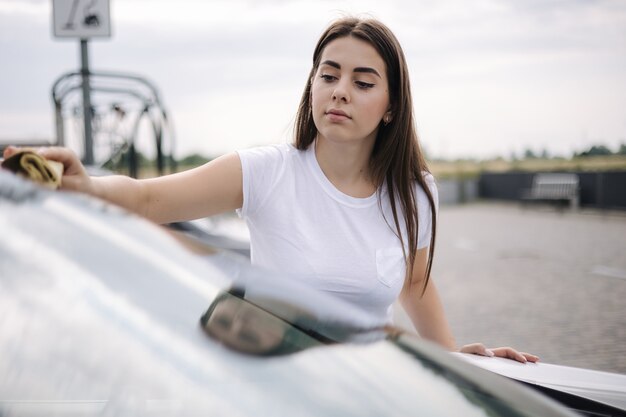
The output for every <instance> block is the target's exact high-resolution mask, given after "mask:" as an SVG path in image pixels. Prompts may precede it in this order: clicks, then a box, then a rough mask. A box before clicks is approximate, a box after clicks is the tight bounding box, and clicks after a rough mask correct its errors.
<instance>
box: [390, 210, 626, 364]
mask: <svg viewBox="0 0 626 417" xmlns="http://www.w3.org/2000/svg"><path fill="white" fill-rule="evenodd" d="M439 224H440V228H439V233H438V237H437V245H438V246H437V252H436V255H435V256H436V258H435V266H434V272H433V273H434V275H433V277H434V279H435V280H436V282H437V285H438V288H439V290H440V292H441V295H442V298H443V301H444V304H445V308H446V311H447V315H448V318H449V320H450V323H451V325H452V328H453V332H454V334H455V336H456V339H457V343H458V344H459V345H461V344H465V343H471V342H475V341H481V342H483V343H485V344H486V345H488V346H505V345H510V346H514V347H516V348H519V349H521V350H525V351H528V352H532V353H535V354H537V355H539V356H540V357H541V359H542V360H543V361H545V362H549V363H555V364H561V365H569V366H577V367H584V368H590V369H597V370H604V371H609V372H619V373H625V374H626V213H625V212H622V213H619V212H611V213H602V212H597V211H586V210H583V211H579V212H575V213H574V212H569V211H565V212H562V213H561V212H559V211H557V210H555V209H552V208H549V207H544V208H541V207H532V208H527V209H523V208H521V207H520V206H518V205H515V204H499V203H475V204H468V205H461V206H444V207H442V209H441V211H440V217H439ZM397 310H398V309H397ZM396 320H397V323H398V324H399V325H401V326H411V324H410V322H408V319H407V318H406V316H403V314H397V317H396Z"/></svg>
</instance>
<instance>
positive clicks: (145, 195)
mask: <svg viewBox="0 0 626 417" xmlns="http://www.w3.org/2000/svg"><path fill="white" fill-rule="evenodd" d="M18 150H19V149H18V148H14V147H9V148H7V149H6V150H5V153H4V156H5V157H8V156H10V155H12V154H13V153H15V152H16V151H18ZM38 152H39V153H40V154H41V155H42V156H44V157H45V158H47V159H51V160H54V161H58V162H61V163H63V166H64V168H65V171H64V173H63V179H62V183H61V189H63V190H69V191H77V192H82V193H87V194H90V195H93V196H96V197H98V198H101V199H103V200H106V201H109V202H111V203H114V204H116V205H119V206H122V207H124V208H126V209H128V210H130V211H133V212H135V213H137V214H140V215H142V216H144V217H147V218H148V219H150V220H153V221H155V222H157V223H170V222H174V221H184V220H191V219H196V218H202V217H207V216H211V215H214V214H219V213H222V212H226V211H232V210H235V209H237V208H240V207H241V206H242V204H243V185H242V181H243V177H242V172H241V161H240V159H239V155H237V154H236V153H230V154H227V155H224V156H221V157H219V158H217V159H214V160H213V161H211V162H209V163H207V164H205V165H202V166H200V167H197V168H194V169H190V170H188V171H184V172H180V173H176V174H171V175H165V176H162V177H157V178H151V179H144V180H136V179H133V178H130V177H125V176H121V175H114V176H104V177H90V176H89V175H88V174H87V172H86V170H85V168H84V166H83V165H82V164H81V162H80V160H79V159H78V157H77V156H76V154H74V152H72V151H71V150H69V149H67V148H59V147H51V148H41V149H39V150H38Z"/></svg>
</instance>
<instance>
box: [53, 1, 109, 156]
mask: <svg viewBox="0 0 626 417" xmlns="http://www.w3.org/2000/svg"><path fill="white" fill-rule="evenodd" d="M52 15H53V27H54V36H55V37H57V38H74V39H75V38H78V39H80V62H81V69H80V72H81V75H82V92H83V122H84V129H85V155H84V157H83V162H84V163H85V164H86V165H92V164H93V163H94V156H93V136H92V126H91V119H92V117H91V116H92V114H91V89H90V86H89V74H90V73H89V50H88V44H87V42H88V41H89V39H90V38H94V37H100V38H108V37H111V19H110V7H109V0H53V1H52Z"/></svg>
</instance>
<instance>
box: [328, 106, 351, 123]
mask: <svg viewBox="0 0 626 417" xmlns="http://www.w3.org/2000/svg"><path fill="white" fill-rule="evenodd" d="M326 116H328V118H329V119H330V120H331V121H333V122H341V121H344V120H348V119H351V117H350V116H348V114H347V113H346V112H344V111H342V110H335V109H331V110H329V111H327V112H326Z"/></svg>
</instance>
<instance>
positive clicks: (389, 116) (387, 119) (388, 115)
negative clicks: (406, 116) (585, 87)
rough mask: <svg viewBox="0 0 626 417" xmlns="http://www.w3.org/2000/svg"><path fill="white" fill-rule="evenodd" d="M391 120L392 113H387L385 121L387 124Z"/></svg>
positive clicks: (384, 117)
mask: <svg viewBox="0 0 626 417" xmlns="http://www.w3.org/2000/svg"><path fill="white" fill-rule="evenodd" d="M390 122H391V114H389V113H387V114H385V115H384V116H383V123H384V125H385V126H387V125H388V124H389V123H390Z"/></svg>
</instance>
